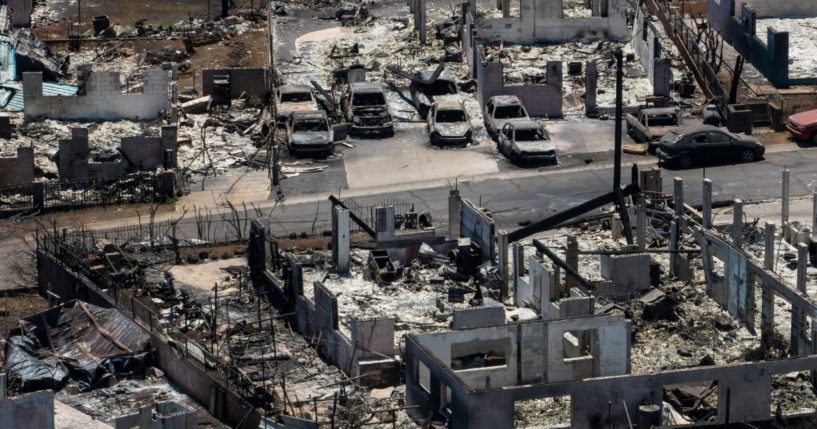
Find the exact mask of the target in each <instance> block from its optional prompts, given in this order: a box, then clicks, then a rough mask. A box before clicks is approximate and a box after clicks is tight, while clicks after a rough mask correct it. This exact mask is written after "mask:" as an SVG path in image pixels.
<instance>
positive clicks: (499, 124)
mask: <svg viewBox="0 0 817 429" xmlns="http://www.w3.org/2000/svg"><path fill="white" fill-rule="evenodd" d="M527 121H530V118H510V119H493V122H494V125H496V129H497V130H501V129H502V127H504V126H505V124H507V123H514V122H527Z"/></svg>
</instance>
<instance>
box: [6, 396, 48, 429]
mask: <svg viewBox="0 0 817 429" xmlns="http://www.w3.org/2000/svg"><path fill="white" fill-rule="evenodd" d="M0 422H2V424H0V426H2V427H3V428H5V429H29V428H42V429H54V392H52V391H50V390H46V391H42V392H35V393H30V394H26V395H22V396H18V397H16V398H11V399H7V400H4V401H0Z"/></svg>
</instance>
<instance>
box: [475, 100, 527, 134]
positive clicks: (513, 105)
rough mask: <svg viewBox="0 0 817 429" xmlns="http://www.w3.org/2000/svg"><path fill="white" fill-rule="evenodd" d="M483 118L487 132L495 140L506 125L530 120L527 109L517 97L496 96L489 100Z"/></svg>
mask: <svg viewBox="0 0 817 429" xmlns="http://www.w3.org/2000/svg"><path fill="white" fill-rule="evenodd" d="M482 118H483V120H484V121H485V130H486V131H488V135H489V136H491V137H494V138H496V137H497V133H498V132H499V130H501V129H502V127H504V126H505V124H506V123H508V122H513V121H522V122H525V121H529V120H530V117H529V116H528V111H527V109H525V106H523V105H522V101H521V100H520V99H519V97H517V96H515V95H495V96H493V97H491V98H489V99H488V102H487V103H485V112H484V113H483V115H482Z"/></svg>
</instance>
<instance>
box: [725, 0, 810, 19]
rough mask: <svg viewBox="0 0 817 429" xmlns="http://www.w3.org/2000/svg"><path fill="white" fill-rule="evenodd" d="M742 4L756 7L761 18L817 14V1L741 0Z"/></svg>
mask: <svg viewBox="0 0 817 429" xmlns="http://www.w3.org/2000/svg"><path fill="white" fill-rule="evenodd" d="M740 4H745V5H746V6H749V7H750V8H752V9H754V10H755V12H756V13H757V16H758V17H759V18H770V17H778V18H779V17H784V16H813V15H817V2H814V1H809V0H806V1H803V0H740V1H739V2H738V5H740ZM737 13H738V11H736V14H737Z"/></svg>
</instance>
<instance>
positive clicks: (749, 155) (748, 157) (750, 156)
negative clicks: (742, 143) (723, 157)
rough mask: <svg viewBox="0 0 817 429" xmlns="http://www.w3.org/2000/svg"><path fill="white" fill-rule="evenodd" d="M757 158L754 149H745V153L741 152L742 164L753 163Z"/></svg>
mask: <svg viewBox="0 0 817 429" xmlns="http://www.w3.org/2000/svg"><path fill="white" fill-rule="evenodd" d="M755 158H756V155H755V151H753V150H752V149H743V151H741V152H740V162H752V161H754V160H755Z"/></svg>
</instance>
